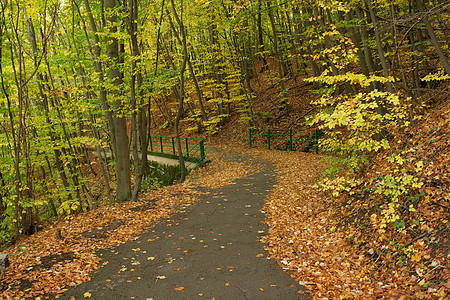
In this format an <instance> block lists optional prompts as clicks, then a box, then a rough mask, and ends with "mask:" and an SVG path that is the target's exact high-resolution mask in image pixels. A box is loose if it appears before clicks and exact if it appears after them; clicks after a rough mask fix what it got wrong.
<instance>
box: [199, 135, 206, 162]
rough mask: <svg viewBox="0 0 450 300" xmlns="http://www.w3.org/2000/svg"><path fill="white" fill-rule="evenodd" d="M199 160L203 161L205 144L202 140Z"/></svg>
mask: <svg viewBox="0 0 450 300" xmlns="http://www.w3.org/2000/svg"><path fill="white" fill-rule="evenodd" d="M200 158H201V159H202V162H203V161H205V143H204V140H203V139H201V140H200Z"/></svg>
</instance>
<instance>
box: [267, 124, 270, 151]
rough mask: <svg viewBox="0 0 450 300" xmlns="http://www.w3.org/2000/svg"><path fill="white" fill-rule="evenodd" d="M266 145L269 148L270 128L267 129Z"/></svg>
mask: <svg viewBox="0 0 450 300" xmlns="http://www.w3.org/2000/svg"><path fill="white" fill-rule="evenodd" d="M267 145H268V146H269V150H270V129H267Z"/></svg>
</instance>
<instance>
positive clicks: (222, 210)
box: [63, 155, 306, 300]
mask: <svg viewBox="0 0 450 300" xmlns="http://www.w3.org/2000/svg"><path fill="white" fill-rule="evenodd" d="M233 159H234V160H241V161H244V162H246V163H252V161H251V160H249V158H246V157H236V156H235V155H233ZM253 163H255V162H253ZM256 164H258V165H260V166H261V164H260V163H258V162H256ZM260 170H261V171H258V172H255V173H253V174H250V175H248V176H246V177H244V178H241V179H238V180H236V181H235V182H234V184H233V185H230V186H226V187H223V188H219V189H207V190H206V191H209V192H210V193H209V194H206V195H204V196H202V198H203V199H202V201H200V202H198V203H197V204H195V205H192V206H190V207H186V208H184V209H183V211H182V212H180V213H178V214H177V215H175V216H173V217H172V218H171V219H170V220H165V221H162V222H160V223H159V224H157V225H156V226H155V227H154V228H152V229H151V230H150V231H149V232H147V233H144V234H142V235H140V236H139V237H138V238H137V239H136V240H135V241H133V242H129V243H126V244H122V245H120V246H118V247H116V248H114V249H110V250H105V251H102V252H101V253H100V254H99V255H101V257H102V258H103V260H104V262H105V265H104V266H103V267H102V268H101V269H99V270H98V271H97V272H96V273H95V274H94V275H93V278H92V280H91V281H90V282H87V283H83V284H81V285H79V286H77V287H76V288H73V289H71V290H69V291H68V292H66V294H64V296H63V298H65V299H69V298H70V296H75V298H76V299H82V298H84V297H83V295H84V293H86V292H89V293H90V294H91V295H92V296H91V299H155V300H156V299H212V298H215V299H306V298H302V297H304V296H302V295H300V294H299V293H298V292H297V291H298V290H299V289H303V287H301V286H299V284H298V283H297V282H295V281H294V280H293V279H292V278H291V277H289V276H288V275H286V274H285V273H283V271H282V270H281V269H280V268H279V266H278V265H277V263H276V262H275V261H272V260H268V259H267V258H266V256H267V252H266V251H265V250H264V249H263V244H262V243H260V242H259V241H258V239H259V237H260V236H261V235H264V234H265V232H266V231H267V227H266V226H265V225H263V224H262V223H261V222H262V221H263V220H264V215H263V214H262V213H261V212H260V209H261V207H262V205H263V203H264V198H265V197H266V196H267V194H268V191H269V190H270V189H271V187H272V186H273V184H274V183H275V177H274V176H273V174H274V170H273V167H272V166H271V165H269V164H268V163H263V165H262V168H260ZM133 297H134V298H133Z"/></svg>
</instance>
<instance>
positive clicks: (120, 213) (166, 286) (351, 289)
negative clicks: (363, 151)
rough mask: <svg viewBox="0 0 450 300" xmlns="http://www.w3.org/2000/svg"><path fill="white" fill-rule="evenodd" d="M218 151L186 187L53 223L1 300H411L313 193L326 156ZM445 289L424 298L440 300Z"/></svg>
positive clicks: (402, 283)
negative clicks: (196, 299)
mask: <svg viewBox="0 0 450 300" xmlns="http://www.w3.org/2000/svg"><path fill="white" fill-rule="evenodd" d="M220 148H221V149H222V150H220V151H208V148H207V157H208V159H210V160H211V163H209V164H208V165H207V166H206V167H205V168H202V169H199V170H195V171H193V172H192V173H191V174H190V175H189V178H188V180H187V181H186V182H185V183H183V184H176V185H173V186H169V187H164V188H162V189H159V190H156V191H153V192H150V193H146V194H143V195H142V196H141V198H140V201H138V202H127V203H121V204H113V205H108V206H105V207H101V208H98V209H94V210H92V211H89V212H86V213H83V214H80V215H78V216H74V217H70V218H66V219H65V220H60V221H59V222H57V223H55V224H53V225H50V226H48V227H47V228H45V229H43V230H42V231H40V232H38V233H36V234H34V235H33V236H30V237H27V238H24V239H23V240H21V241H19V242H18V243H16V245H15V246H13V247H10V248H9V249H7V251H6V252H7V253H8V254H9V257H10V262H11V266H10V267H9V268H7V271H6V273H5V276H4V278H3V280H2V283H3V286H4V290H3V292H2V295H3V298H5V299H8V298H9V299H24V298H30V299H47V298H50V299H52V298H59V297H61V296H62V297H64V298H70V296H74V297H75V296H77V297H76V298H77V299H78V298H97V299H102V298H103V299H104V298H105V297H106V298H115V299H117V298H121V299H125V298H126V299H151V298H153V299H165V298H166V299H167V298H172V299H173V298H177V299H180V298H189V299H192V298H193V297H194V296H195V295H196V296H197V297H199V298H201V297H204V298H208V299H212V298H214V297H216V298H217V299H220V298H229V297H233V298H235V299H240V298H242V299H245V297H247V295H248V296H249V298H253V299H255V298H258V299H264V298H267V299H273V298H277V295H279V296H280V297H281V296H282V298H283V299H296V298H297V299H298V298H303V297H307V298H308V297H312V298H315V299H337V298H343V299H349V298H354V299H379V298H385V299H392V298H397V299H409V298H414V295H415V294H414V293H410V292H409V290H408V288H409V287H415V286H416V285H417V283H416V279H417V277H416V276H414V274H413V275H412V276H410V277H397V276H389V274H390V272H391V271H392V270H389V269H388V268H385V269H384V270H382V272H384V273H385V275H387V276H386V277H385V278H380V277H377V276H373V272H374V270H376V269H378V268H379V264H378V265H377V262H376V261H372V260H371V258H370V257H368V256H367V255H364V253H362V252H361V251H360V249H359V247H358V246H357V245H355V244H354V243H349V242H348V239H347V236H346V233H345V231H339V230H336V226H337V224H338V223H339V221H340V220H339V219H337V217H339V215H337V214H336V213H335V211H334V208H335V205H336V204H335V202H333V200H331V198H330V197H327V195H325V194H323V193H320V192H319V191H318V190H317V189H316V188H315V187H314V183H315V182H316V181H317V179H318V178H319V177H320V174H321V172H320V171H321V168H322V167H323V166H324V165H325V162H324V160H323V159H322V158H323V156H321V155H315V154H311V153H304V152H283V151H267V150H260V149H245V148H242V147H239V146H238V145H233V146H230V145H228V146H226V145H222V146H220ZM209 149H211V148H209ZM236 153H238V154H236ZM244 157H246V158H245V159H244ZM250 157H253V158H250ZM271 165H272V166H273V167H271ZM271 168H272V169H271ZM272 175H274V177H272ZM263 202H264V203H263ZM226 209H230V211H226ZM262 213H264V214H262ZM264 217H265V219H264ZM259 221H264V223H265V224H266V225H267V226H268V227H269V229H268V230H267V229H266V228H265V226H263V225H262V224H260V223H259ZM215 222H217V225H220V224H222V223H223V224H222V225H220V226H219V227H217V226H214V224H215ZM227 225H230V226H227ZM190 231H191V232H190ZM194 238H195V239H194ZM258 239H259V240H260V241H262V242H264V243H266V246H265V247H264V249H265V250H266V251H268V252H266V251H264V250H263V244H261V243H260V242H259V241H258ZM266 258H267V259H266ZM272 261H277V262H278V264H279V266H280V268H278V269H277V268H273V264H271V262H272ZM248 263H249V264H248ZM281 269H284V271H286V272H287V273H288V274H289V275H290V276H291V277H293V280H292V279H290V278H289V277H288V276H284V277H283V274H280V273H281V271H280V270H281ZM378 271H379V270H378ZM258 272H262V273H258ZM267 273H269V274H271V275H270V276H271V277H273V278H274V280H266V279H267V278H266V279H265V274H267ZM255 274H260V275H255ZM244 278H246V279H244ZM386 278H390V279H389V280H390V281H389V282H384V281H382V280H385V279H386ZM405 278H410V281H408V280H405ZM91 280H93V281H91ZM89 281H91V282H89ZM203 281H204V282H203ZM84 282H87V283H84ZM213 282H216V283H215V284H214V285H212V286H211V287H209V288H208V287H207V286H209V285H210V284H213ZM295 282H297V283H295ZM206 283H207V284H206ZM448 285H449V282H448V281H447V282H443V283H442V284H441V285H440V287H439V289H436V291H434V292H433V293H429V294H430V295H435V297H432V298H445V295H446V294H445V293H446V291H447V289H448ZM77 286H78V287H77ZM302 287H305V288H306V289H303V288H302ZM140 289H142V290H143V293H144V292H146V293H147V292H148V293H147V294H145V297H144V295H143V294H142V293H138V292H137V291H138V290H140ZM108 293H109V294H108ZM247 293H248V294H247ZM166 295H169V296H167V297H166Z"/></svg>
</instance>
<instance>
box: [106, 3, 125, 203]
mask: <svg viewBox="0 0 450 300" xmlns="http://www.w3.org/2000/svg"><path fill="white" fill-rule="evenodd" d="M116 8H117V4H116V1H115V0H105V9H106V10H107V11H113V10H114V9H116ZM106 20H107V21H108V22H109V24H111V25H110V28H109V32H110V33H111V35H110V36H108V38H107V46H106V51H107V54H108V58H109V60H110V66H109V68H108V77H109V80H111V83H112V84H113V86H114V87H113V89H112V91H111V92H110V94H111V96H112V97H113V98H114V100H113V102H114V112H115V115H114V136H115V142H116V147H115V152H116V180H117V188H116V197H117V201H118V202H123V201H127V200H130V197H131V178H130V150H129V148H128V133H127V123H126V117H125V116H126V111H124V105H123V103H122V99H121V97H120V92H119V90H120V86H121V85H122V83H123V82H122V80H121V74H120V69H119V61H120V58H119V43H118V40H117V38H116V37H115V36H114V34H115V33H116V32H117V27H116V26H115V24H116V22H117V16H116V15H115V14H114V13H110V14H108V16H107V18H106Z"/></svg>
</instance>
